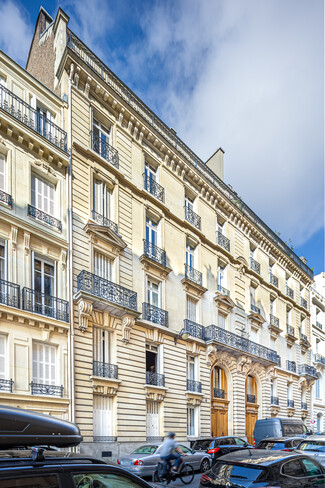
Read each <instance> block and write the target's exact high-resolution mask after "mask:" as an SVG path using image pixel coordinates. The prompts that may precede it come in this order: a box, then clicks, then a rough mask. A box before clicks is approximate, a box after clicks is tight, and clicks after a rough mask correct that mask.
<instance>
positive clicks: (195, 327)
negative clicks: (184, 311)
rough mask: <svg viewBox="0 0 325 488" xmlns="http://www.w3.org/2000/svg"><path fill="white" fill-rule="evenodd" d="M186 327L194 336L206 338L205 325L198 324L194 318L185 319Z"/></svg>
mask: <svg viewBox="0 0 325 488" xmlns="http://www.w3.org/2000/svg"><path fill="white" fill-rule="evenodd" d="M184 329H185V330H187V332H189V333H190V335H191V336H192V337H196V338H197V339H202V340H204V327H203V325H200V324H197V323H196V322H193V321H192V320H189V319H185V320H184Z"/></svg>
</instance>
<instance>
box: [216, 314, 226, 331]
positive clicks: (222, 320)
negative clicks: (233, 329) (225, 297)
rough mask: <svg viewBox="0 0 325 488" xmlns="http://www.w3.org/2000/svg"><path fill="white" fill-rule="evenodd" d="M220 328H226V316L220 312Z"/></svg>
mask: <svg viewBox="0 0 325 488" xmlns="http://www.w3.org/2000/svg"><path fill="white" fill-rule="evenodd" d="M218 327H220V328H221V329H225V328H226V315H224V314H223V313H220V312H218Z"/></svg>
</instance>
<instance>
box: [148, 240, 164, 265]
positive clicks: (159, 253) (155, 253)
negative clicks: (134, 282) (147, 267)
mask: <svg viewBox="0 0 325 488" xmlns="http://www.w3.org/2000/svg"><path fill="white" fill-rule="evenodd" d="M143 252H144V254H145V256H147V257H148V258H150V259H153V260H154V261H156V262H157V263H159V264H161V265H162V266H166V263H167V258H166V251H165V250H164V249H161V248H160V247H158V246H156V245H155V244H152V243H151V242H149V241H147V240H146V239H144V240H143Z"/></svg>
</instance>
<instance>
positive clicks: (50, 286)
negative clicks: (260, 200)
mask: <svg viewBox="0 0 325 488" xmlns="http://www.w3.org/2000/svg"><path fill="white" fill-rule="evenodd" d="M33 264H34V274H33V288H34V291H35V294H34V298H33V299H34V303H33V305H34V311H35V312H36V313H40V314H42V315H48V316H53V317H55V307H56V303H55V301H54V300H53V297H55V295H56V279H55V274H56V273H55V271H56V266H55V263H53V261H52V262H51V261H48V260H46V259H42V258H38V257H35V256H34V261H33Z"/></svg>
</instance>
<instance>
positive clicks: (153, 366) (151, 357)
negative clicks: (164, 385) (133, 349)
mask: <svg viewBox="0 0 325 488" xmlns="http://www.w3.org/2000/svg"><path fill="white" fill-rule="evenodd" d="M163 369H164V368H163V346H162V345H159V346H158V345H156V344H146V371H147V372H148V373H161V374H162V373H163Z"/></svg>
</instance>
